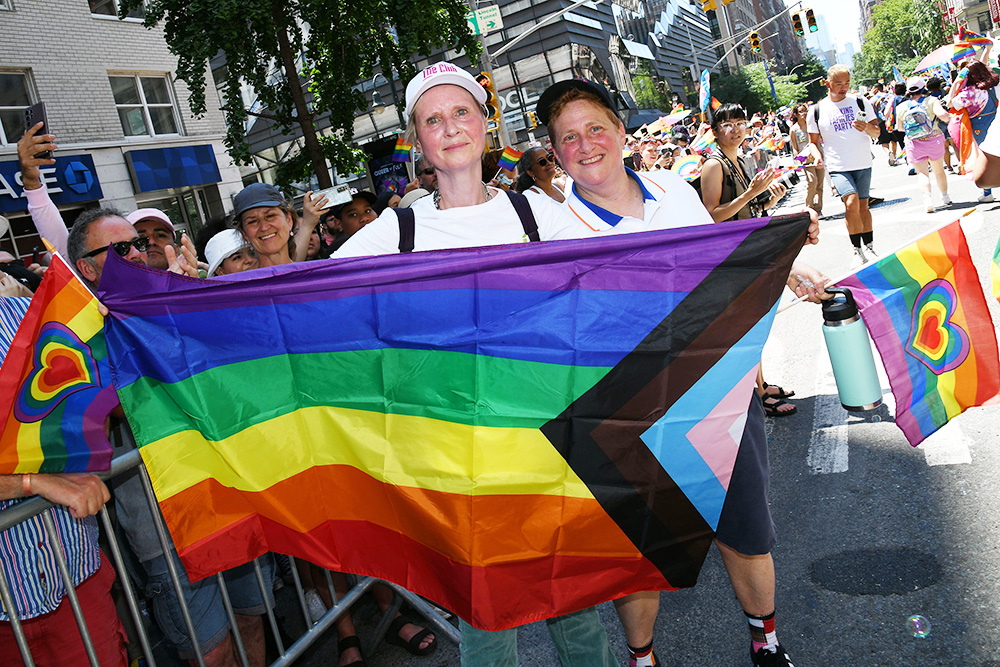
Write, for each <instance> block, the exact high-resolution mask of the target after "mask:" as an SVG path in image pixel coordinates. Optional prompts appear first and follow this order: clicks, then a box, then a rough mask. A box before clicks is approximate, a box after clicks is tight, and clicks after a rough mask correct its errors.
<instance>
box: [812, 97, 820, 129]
mask: <svg viewBox="0 0 1000 667" xmlns="http://www.w3.org/2000/svg"><path fill="white" fill-rule="evenodd" d="M813 120H814V121H815V122H816V127H817V128H818V127H819V102H817V103H816V104H814V105H813Z"/></svg>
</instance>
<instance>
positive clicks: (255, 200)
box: [233, 183, 285, 221]
mask: <svg viewBox="0 0 1000 667" xmlns="http://www.w3.org/2000/svg"><path fill="white" fill-rule="evenodd" d="M284 203H285V198H284V197H282V196H281V191H280V190H278V188H276V187H274V186H273V185H271V184H270V183H251V184H250V185H248V186H246V187H245V188H243V189H242V190H240V193H239V194H238V195H236V196H235V197H234V198H233V218H234V219H235V220H237V221H238V220H239V219H240V216H241V215H243V213H245V212H246V211H249V210H250V209H252V208H258V207H260V206H281V205H282V204H284Z"/></svg>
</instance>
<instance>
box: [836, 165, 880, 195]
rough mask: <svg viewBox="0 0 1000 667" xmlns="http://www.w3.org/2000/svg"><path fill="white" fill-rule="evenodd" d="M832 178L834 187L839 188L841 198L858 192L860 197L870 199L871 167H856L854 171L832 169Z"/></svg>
mask: <svg viewBox="0 0 1000 667" xmlns="http://www.w3.org/2000/svg"><path fill="white" fill-rule="evenodd" d="M830 180H831V181H832V182H833V187H835V188H837V194H838V195H840V198H841V199H844V198H845V197H847V196H848V195H852V194H854V193H857V194H858V199H868V191H869V189H870V187H871V184H872V170H871V167H869V168H867V169H855V170H854V171H831V172H830Z"/></svg>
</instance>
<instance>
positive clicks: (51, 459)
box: [0, 255, 118, 474]
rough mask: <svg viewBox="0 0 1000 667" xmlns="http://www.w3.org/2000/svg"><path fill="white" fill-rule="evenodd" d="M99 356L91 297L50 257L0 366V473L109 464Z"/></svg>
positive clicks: (103, 355)
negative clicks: (0, 421)
mask: <svg viewBox="0 0 1000 667" xmlns="http://www.w3.org/2000/svg"><path fill="white" fill-rule="evenodd" d="M107 356H108V352H107V347H106V346H105V342H104V318H103V317H102V316H101V314H100V313H99V312H98V310H97V299H96V298H94V295H93V294H91V293H90V291H89V290H88V289H87V288H86V287H85V286H84V284H83V283H82V282H80V279H79V278H77V276H76V274H75V273H73V270H72V269H70V267H69V265H68V264H66V262H65V261H64V260H63V259H62V258H61V257H60V256H59V255H55V256H54V257H53V260H52V264H51V265H50V266H49V268H48V270H47V271H46V272H45V277H44V278H43V279H42V284H41V285H40V286H39V288H38V291H37V292H36V293H35V295H34V297H32V300H31V305H30V306H29V307H28V311H27V313H26V314H25V316H24V319H23V320H22V321H21V326H20V327H19V328H18V330H17V335H16V336H15V337H14V340H13V342H12V343H11V346H10V349H9V350H8V351H7V357H6V358H5V359H4V362H3V367H2V368H0V415H2V416H3V419H4V424H3V432H2V433H0V474H15V473H27V472H96V471H102V470H108V469H109V468H110V467H111V451H112V447H111V443H110V442H109V441H108V438H107V434H106V433H105V430H104V422H105V419H106V418H107V416H108V414H109V413H110V412H111V410H112V409H114V407H115V406H117V405H118V396H117V394H115V390H114V387H113V386H112V384H111V369H110V368H109V366H108V359H107Z"/></svg>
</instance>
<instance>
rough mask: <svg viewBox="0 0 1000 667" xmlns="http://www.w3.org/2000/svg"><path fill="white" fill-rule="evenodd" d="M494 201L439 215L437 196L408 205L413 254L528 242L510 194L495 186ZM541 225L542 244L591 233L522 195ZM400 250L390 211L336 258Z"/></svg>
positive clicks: (555, 208)
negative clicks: (412, 218)
mask: <svg viewBox="0 0 1000 667" xmlns="http://www.w3.org/2000/svg"><path fill="white" fill-rule="evenodd" d="M491 190H492V191H493V197H492V199H490V200H489V201H487V202H485V203H483V204H477V205H476V206H461V207H458V208H449V209H445V210H443V211H439V210H438V209H437V208H436V207H435V206H434V198H433V197H421V198H420V199H418V200H417V201H415V202H414V203H413V205H412V206H411V207H410V208H411V209H412V210H413V215H414V218H415V220H416V224H415V229H414V234H413V250H414V251H415V252H416V251H421V250H445V249H449V248H474V247H479V246H488V245H502V244H505V243H527V242H528V237H527V235H526V234H525V233H524V227H523V226H522V225H521V220H520V219H519V218H518V217H517V211H515V210H514V205H513V204H511V203H510V199H509V198H508V197H507V194H506V193H504V192H502V191H500V190H496V189H493V188H491ZM524 196H525V197H526V198H527V199H528V203H529V204H530V205H531V212H532V213H534V215H535V222H536V223H537V224H538V237H539V239H540V240H542V241H551V240H553V239H575V238H581V237H584V236H590V235H592V232H590V230H588V229H587V228H586V227H585V226H584V225H581V224H580V222H579V221H578V220H576V219H575V218H573V217H572V216H571V215H568V214H567V211H566V210H565V209H563V208H562V206H561V205H560V204H558V203H557V202H556V201H555V200H554V199H552V198H551V197H549V196H548V195H545V194H543V195H538V194H535V193H533V192H528V193H525V195H524ZM397 252H399V218H397V217H396V213H395V211H394V210H393V209H386V210H385V211H383V212H382V215H380V216H379V217H378V218H377V219H375V220H373V221H371V222H369V223H368V224H367V225H365V226H364V227H362V228H361V229H360V230H359V231H358V232H356V233H355V234H354V236H352V237H351V238H349V239H347V241H346V242H345V243H344V245H342V246H340V248H338V249H337V251H336V252H335V253H333V255H332V257H333V258H335V259H337V258H341V257H370V256H372V255H389V254H393V253H397Z"/></svg>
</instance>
